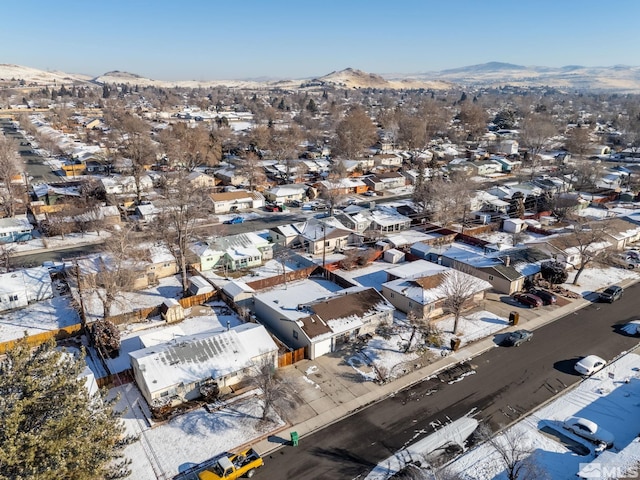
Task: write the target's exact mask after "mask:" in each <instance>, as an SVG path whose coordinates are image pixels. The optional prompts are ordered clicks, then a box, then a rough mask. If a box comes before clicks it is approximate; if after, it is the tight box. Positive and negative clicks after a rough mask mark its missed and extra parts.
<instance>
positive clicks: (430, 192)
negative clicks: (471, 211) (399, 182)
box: [413, 177, 471, 225]
mask: <svg viewBox="0 0 640 480" xmlns="http://www.w3.org/2000/svg"><path fill="white" fill-rule="evenodd" d="M470 197H471V192H470V190H469V183H468V182H466V181H465V180H464V179H460V178H455V177H454V178H453V179H452V180H445V179H442V178H432V179H430V180H426V179H424V178H423V179H422V180H419V181H418V182H417V185H416V190H415V191H414V194H413V198H414V201H416V203H417V204H418V205H420V206H421V207H422V208H423V209H424V210H426V211H427V212H429V213H430V216H431V219H432V220H433V221H435V222H440V223H442V224H443V225H449V224H451V223H454V222H456V221H458V220H460V219H462V217H464V215H465V212H466V210H467V208H468V207H469V202H470Z"/></svg>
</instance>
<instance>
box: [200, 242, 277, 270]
mask: <svg viewBox="0 0 640 480" xmlns="http://www.w3.org/2000/svg"><path fill="white" fill-rule="evenodd" d="M189 249H190V250H191V252H193V253H194V254H195V255H196V257H197V258H198V261H199V263H200V270H202V271H204V270H211V269H213V268H217V267H224V268H227V269H229V270H239V269H245V268H252V267H257V266H260V265H262V264H263V263H264V262H265V261H267V260H271V259H272V258H273V244H272V243H271V242H269V240H267V239H265V238H263V237H261V236H260V235H258V234H256V233H253V232H247V233H240V234H238V235H229V236H227V237H219V238H216V239H214V240H210V241H207V242H197V243H194V244H192V245H191V246H190V247H189Z"/></svg>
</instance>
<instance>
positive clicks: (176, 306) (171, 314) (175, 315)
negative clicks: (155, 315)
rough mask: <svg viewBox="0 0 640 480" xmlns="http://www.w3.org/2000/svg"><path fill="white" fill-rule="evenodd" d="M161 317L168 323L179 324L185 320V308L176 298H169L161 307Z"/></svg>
mask: <svg viewBox="0 0 640 480" xmlns="http://www.w3.org/2000/svg"><path fill="white" fill-rule="evenodd" d="M160 315H161V316H162V319H163V320H164V321H165V322H167V323H172V322H179V321H180V320H184V308H182V305H180V302H178V301H177V300H176V299H175V298H167V299H166V300H165V301H164V302H162V305H160Z"/></svg>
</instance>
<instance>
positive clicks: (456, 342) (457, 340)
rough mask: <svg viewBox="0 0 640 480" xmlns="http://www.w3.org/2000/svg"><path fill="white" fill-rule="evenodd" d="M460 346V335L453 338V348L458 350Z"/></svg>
mask: <svg viewBox="0 0 640 480" xmlns="http://www.w3.org/2000/svg"><path fill="white" fill-rule="evenodd" d="M458 348H460V337H456V338H452V339H451V350H453V351H454V352H455V351H456V350H458Z"/></svg>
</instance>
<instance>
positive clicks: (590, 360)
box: [574, 355, 607, 375]
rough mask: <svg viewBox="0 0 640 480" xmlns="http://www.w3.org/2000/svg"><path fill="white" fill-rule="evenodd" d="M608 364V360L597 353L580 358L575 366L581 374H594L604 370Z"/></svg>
mask: <svg viewBox="0 0 640 480" xmlns="http://www.w3.org/2000/svg"><path fill="white" fill-rule="evenodd" d="M606 364H607V362H606V361H605V360H604V359H602V358H600V357H599V356H597V355H587V356H586V357H584V358H583V359H581V360H578V361H577V362H576V365H575V367H574V368H575V369H576V372H578V373H579V374H580V375H593V374H594V373H596V372H599V371H600V370H602V369H603V368H604V366H605V365H606Z"/></svg>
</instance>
